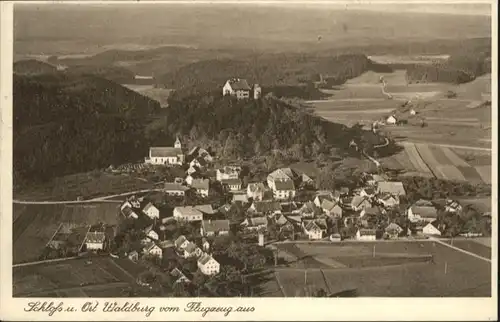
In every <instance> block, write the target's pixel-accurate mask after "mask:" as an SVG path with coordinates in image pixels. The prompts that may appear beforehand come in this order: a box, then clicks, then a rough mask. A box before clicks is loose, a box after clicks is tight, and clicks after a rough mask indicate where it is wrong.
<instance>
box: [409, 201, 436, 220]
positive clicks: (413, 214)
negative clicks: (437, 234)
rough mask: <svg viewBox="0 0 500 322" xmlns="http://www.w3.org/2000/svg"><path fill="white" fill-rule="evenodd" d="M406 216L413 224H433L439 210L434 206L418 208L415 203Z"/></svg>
mask: <svg viewBox="0 0 500 322" xmlns="http://www.w3.org/2000/svg"><path fill="white" fill-rule="evenodd" d="M406 214H407V216H408V220H409V221H410V222H412V223H417V222H420V221H425V222H428V223H431V222H433V221H434V220H436V219H437V217H438V214H437V209H436V208H435V207H434V206H433V205H432V204H430V205H429V206H417V203H415V204H414V205H413V206H411V207H409V208H408V209H407V211H406Z"/></svg>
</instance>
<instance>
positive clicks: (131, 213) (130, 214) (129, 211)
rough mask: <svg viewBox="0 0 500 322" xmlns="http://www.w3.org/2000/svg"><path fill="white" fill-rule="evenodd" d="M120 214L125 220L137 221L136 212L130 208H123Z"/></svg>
mask: <svg viewBox="0 0 500 322" xmlns="http://www.w3.org/2000/svg"><path fill="white" fill-rule="evenodd" d="M121 213H122V214H123V216H125V218H132V219H138V218H139V215H138V214H137V212H135V211H134V210H133V209H132V208H130V207H128V206H127V207H125V208H123V209H122V210H121Z"/></svg>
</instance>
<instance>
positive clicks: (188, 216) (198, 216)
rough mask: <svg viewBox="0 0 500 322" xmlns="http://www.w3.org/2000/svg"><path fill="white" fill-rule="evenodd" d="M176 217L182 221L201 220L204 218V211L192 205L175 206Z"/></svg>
mask: <svg viewBox="0 0 500 322" xmlns="http://www.w3.org/2000/svg"><path fill="white" fill-rule="evenodd" d="M174 218H175V219H177V220H182V221H188V222H193V221H201V220H203V213H202V212H201V211H199V210H198V209H195V208H194V207H192V206H185V207H175V208H174Z"/></svg>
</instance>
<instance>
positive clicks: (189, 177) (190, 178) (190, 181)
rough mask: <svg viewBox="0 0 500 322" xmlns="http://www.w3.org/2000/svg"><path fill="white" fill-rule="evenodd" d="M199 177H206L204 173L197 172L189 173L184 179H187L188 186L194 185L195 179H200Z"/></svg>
mask: <svg viewBox="0 0 500 322" xmlns="http://www.w3.org/2000/svg"><path fill="white" fill-rule="evenodd" d="M199 179H204V177H203V175H201V173H199V172H195V173H191V174H188V175H187V176H186V179H184V181H186V184H187V185H188V186H192V184H193V181H194V180H199Z"/></svg>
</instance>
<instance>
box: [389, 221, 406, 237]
mask: <svg viewBox="0 0 500 322" xmlns="http://www.w3.org/2000/svg"><path fill="white" fill-rule="evenodd" d="M402 232H403V228H401V226H399V225H398V224H396V223H393V222H392V223H390V224H389V225H387V227H385V233H386V234H387V236H388V237H389V238H391V239H394V238H398V237H399V235H400V234H401V233H402Z"/></svg>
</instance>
